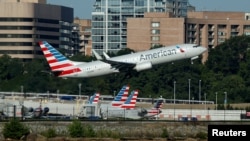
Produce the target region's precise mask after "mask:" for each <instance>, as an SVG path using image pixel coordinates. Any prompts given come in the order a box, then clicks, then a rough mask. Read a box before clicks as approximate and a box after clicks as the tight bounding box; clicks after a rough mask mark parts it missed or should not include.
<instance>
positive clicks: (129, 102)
mask: <svg viewBox="0 0 250 141" xmlns="http://www.w3.org/2000/svg"><path fill="white" fill-rule="evenodd" d="M137 97H138V90H134V91H132V92H131V94H130V96H129V97H128V99H127V101H126V102H125V103H124V104H122V105H121V108H123V109H134V108H135V104H136V100H137Z"/></svg>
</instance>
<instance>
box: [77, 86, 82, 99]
mask: <svg viewBox="0 0 250 141" xmlns="http://www.w3.org/2000/svg"><path fill="white" fill-rule="evenodd" d="M81 86H82V84H81V83H79V84H78V87H79V99H81Z"/></svg>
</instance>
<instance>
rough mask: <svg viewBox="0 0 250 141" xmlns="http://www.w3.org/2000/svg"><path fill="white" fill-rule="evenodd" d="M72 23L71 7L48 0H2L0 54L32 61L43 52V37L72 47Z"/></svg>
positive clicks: (56, 45) (0, 5) (58, 45)
mask: <svg viewBox="0 0 250 141" xmlns="http://www.w3.org/2000/svg"><path fill="white" fill-rule="evenodd" d="M72 23H73V9H72V8H69V7H64V6H56V5H48V4H46V0H1V1H0V55H3V54H8V55H10V56H11V57H12V58H20V59H22V60H23V61H30V60H32V59H33V58H37V57H40V56H41V54H42V52H41V51H40V48H39V47H38V41H41V40H47V41H48V42H49V43H51V44H52V45H53V46H55V47H56V48H58V47H60V48H64V49H67V50H70V49H71V45H72V44H71V34H72V32H71V29H72ZM68 54H70V52H69V53H68Z"/></svg>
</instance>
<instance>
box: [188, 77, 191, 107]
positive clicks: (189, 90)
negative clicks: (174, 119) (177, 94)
mask: <svg viewBox="0 0 250 141" xmlns="http://www.w3.org/2000/svg"><path fill="white" fill-rule="evenodd" d="M190 80H191V79H188V103H189V104H190Z"/></svg>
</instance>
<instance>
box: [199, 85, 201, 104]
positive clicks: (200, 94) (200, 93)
mask: <svg viewBox="0 0 250 141" xmlns="http://www.w3.org/2000/svg"><path fill="white" fill-rule="evenodd" d="M200 102H201V80H199V103H200Z"/></svg>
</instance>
